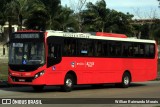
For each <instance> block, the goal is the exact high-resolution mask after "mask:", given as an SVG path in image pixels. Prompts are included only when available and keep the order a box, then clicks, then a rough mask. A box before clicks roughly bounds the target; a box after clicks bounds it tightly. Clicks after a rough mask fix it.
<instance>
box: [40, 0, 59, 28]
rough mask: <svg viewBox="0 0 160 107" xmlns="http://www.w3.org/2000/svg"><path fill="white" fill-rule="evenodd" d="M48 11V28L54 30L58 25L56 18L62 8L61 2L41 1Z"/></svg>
mask: <svg viewBox="0 0 160 107" xmlns="http://www.w3.org/2000/svg"><path fill="white" fill-rule="evenodd" d="M40 1H41V2H42V3H43V4H44V6H45V10H46V14H47V15H48V17H49V19H48V21H47V25H48V26H47V28H48V29H54V26H55V25H56V24H57V22H56V21H55V17H56V16H57V15H58V14H59V13H58V10H59V9H60V8H61V5H60V0H40Z"/></svg>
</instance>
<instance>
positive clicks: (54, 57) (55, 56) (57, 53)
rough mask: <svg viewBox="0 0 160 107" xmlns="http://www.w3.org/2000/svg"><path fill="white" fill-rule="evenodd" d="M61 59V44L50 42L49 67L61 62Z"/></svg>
mask: <svg viewBox="0 0 160 107" xmlns="http://www.w3.org/2000/svg"><path fill="white" fill-rule="evenodd" d="M61 59H62V58H61V45H58V44H52V43H50V44H49V45H48V58H47V60H48V61H47V67H50V66H53V65H54V64H58V63H60V62H61Z"/></svg>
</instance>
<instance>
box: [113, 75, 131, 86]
mask: <svg viewBox="0 0 160 107" xmlns="http://www.w3.org/2000/svg"><path fill="white" fill-rule="evenodd" d="M130 83H131V76H130V74H129V73H128V72H125V73H124V74H123V77H122V82H121V83H116V84H115V86H116V87H121V88H128V87H129V85H130Z"/></svg>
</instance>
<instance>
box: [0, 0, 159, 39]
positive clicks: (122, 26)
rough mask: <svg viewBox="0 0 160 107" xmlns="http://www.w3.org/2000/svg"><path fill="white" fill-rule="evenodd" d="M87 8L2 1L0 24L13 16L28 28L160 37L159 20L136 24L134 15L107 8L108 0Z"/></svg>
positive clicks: (51, 0)
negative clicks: (133, 22) (77, 11)
mask: <svg viewBox="0 0 160 107" xmlns="http://www.w3.org/2000/svg"><path fill="white" fill-rule="evenodd" d="M77 8H78V7H77ZM84 9H85V10H82V11H80V12H79V13H74V11H73V10H71V8H69V7H67V6H65V7H64V6H61V1H60V0H0V25H4V23H5V22H6V21H9V19H11V22H12V24H18V25H19V26H21V27H22V25H23V26H26V27H27V29H36V30H46V29H53V30H63V31H82V32H96V31H99V32H113V33H123V34H126V35H127V36H135V35H136V36H138V34H139V33H141V37H142V38H145V39H148V38H159V26H160V24H159V23H157V22H155V23H153V24H144V25H133V24H131V23H132V21H133V20H132V18H133V15H131V14H129V13H127V14H124V13H122V12H118V11H116V10H111V9H109V8H107V2H105V0H98V1H97V2H96V3H95V4H94V3H92V2H88V3H87V4H86V7H85V8H84ZM21 27H20V28H21ZM80 28H81V29H80Z"/></svg>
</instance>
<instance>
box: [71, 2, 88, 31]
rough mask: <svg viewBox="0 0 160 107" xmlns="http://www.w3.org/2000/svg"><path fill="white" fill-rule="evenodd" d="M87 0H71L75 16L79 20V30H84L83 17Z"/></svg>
mask: <svg viewBox="0 0 160 107" xmlns="http://www.w3.org/2000/svg"><path fill="white" fill-rule="evenodd" d="M86 2H87V0H70V7H71V9H72V10H73V11H74V13H75V16H76V17H75V18H77V20H78V27H79V28H78V29H79V32H82V23H83V18H82V10H83V8H84V6H85V4H86Z"/></svg>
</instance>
